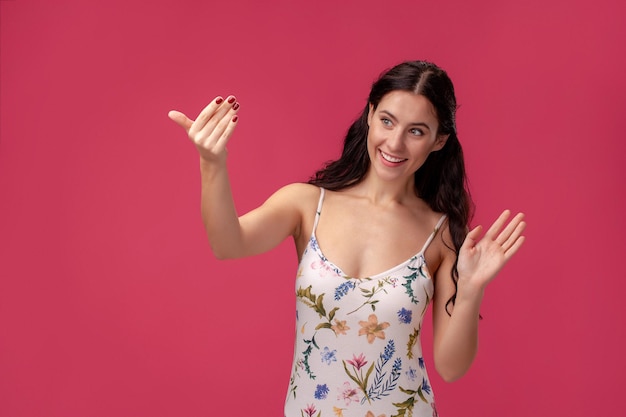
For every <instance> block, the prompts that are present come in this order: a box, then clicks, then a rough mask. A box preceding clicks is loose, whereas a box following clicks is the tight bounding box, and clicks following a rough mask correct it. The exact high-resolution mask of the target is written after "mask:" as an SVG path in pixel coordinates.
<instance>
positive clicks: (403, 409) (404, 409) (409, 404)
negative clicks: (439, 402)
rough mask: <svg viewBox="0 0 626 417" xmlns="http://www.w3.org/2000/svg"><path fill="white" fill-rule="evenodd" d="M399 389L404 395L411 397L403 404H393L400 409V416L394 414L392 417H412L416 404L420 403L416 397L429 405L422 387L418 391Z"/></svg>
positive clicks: (398, 410)
mask: <svg viewBox="0 0 626 417" xmlns="http://www.w3.org/2000/svg"><path fill="white" fill-rule="evenodd" d="M398 388H400V391H402V392H403V393H405V394H407V395H409V397H408V398H407V399H406V400H405V401H403V402H401V403H393V405H394V407H397V408H398V409H397V412H398V414H393V415H391V416H390V417H403V416H412V415H413V407H415V402H416V401H419V400H418V399H417V398H416V396H418V397H419V398H420V399H421V400H422V401H424V402H425V403H426V404H428V400H426V397H424V394H422V387H419V388H418V389H417V390H410V389H404V388H402V387H398Z"/></svg>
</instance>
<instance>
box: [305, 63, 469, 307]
mask: <svg viewBox="0 0 626 417" xmlns="http://www.w3.org/2000/svg"><path fill="white" fill-rule="evenodd" d="M398 90H400V91H408V92H411V93H413V94H419V95H422V96H424V97H426V98H427V99H428V100H430V102H431V103H432V105H433V107H434V108H435V111H436V114H437V119H438V121H439V129H438V131H437V134H438V135H449V136H448V139H447V141H446V143H445V145H444V147H443V148H442V149H440V150H439V151H436V152H431V153H430V155H429V156H428V158H427V159H426V161H425V162H424V164H423V165H422V166H421V167H420V168H419V169H418V170H417V171H416V172H415V191H416V193H417V195H418V197H419V198H421V199H422V200H424V201H425V202H426V203H427V204H428V205H429V206H430V208H431V209H433V210H434V211H436V212H440V213H445V214H446V215H447V216H448V227H449V229H450V235H451V237H452V246H453V247H450V246H448V247H449V248H450V249H451V250H453V251H454V252H455V254H456V259H455V261H454V267H453V268H452V274H451V278H452V281H453V282H454V286H455V292H454V294H453V296H452V297H451V298H450V299H449V300H448V301H447V303H446V311H448V314H450V311H449V308H448V307H449V306H450V305H454V303H455V300H456V294H457V293H456V288H457V282H458V278H459V272H458V269H457V262H458V255H459V250H460V248H461V245H462V244H463V240H465V236H466V235H467V227H468V224H469V221H470V219H471V216H472V212H473V203H472V199H471V197H470V194H469V191H468V186H467V178H466V175H465V163H464V160H463V150H462V149H461V144H460V143H459V139H458V137H457V133H456V121H455V115H456V110H457V104H456V97H455V94H454V86H453V84H452V81H451V80H450V77H448V74H446V72H445V71H444V70H442V69H441V68H439V67H438V66H437V65H435V64H433V63H431V62H426V61H409V62H404V63H402V64H399V65H396V66H395V67H393V68H391V69H390V70H388V71H385V72H384V73H383V74H381V76H380V77H379V78H378V80H376V81H375V82H374V84H373V85H372V89H371V91H370V94H369V98H368V102H367V104H366V106H365V109H364V110H363V112H362V113H361V115H360V116H359V117H358V118H357V119H356V121H355V122H354V123H352V125H351V126H350V128H349V129H348V133H347V134H346V137H345V140H344V145H343V151H342V153H341V157H340V158H339V159H337V160H336V161H331V162H328V163H327V164H326V165H325V166H324V167H323V168H322V169H320V170H319V171H317V172H316V173H315V175H314V176H313V177H312V178H311V179H310V180H309V183H310V184H313V185H317V186H320V187H324V188H326V189H328V190H333V191H336V190H341V189H344V188H347V187H350V186H353V185H355V184H358V183H359V182H361V181H362V180H363V178H365V174H366V173H367V170H368V168H369V166H370V159H369V155H368V153H367V133H368V129H369V126H368V124H367V116H368V113H369V105H370V104H371V105H372V106H373V108H374V109H376V108H377V107H378V104H379V103H380V101H381V100H382V98H383V97H384V96H385V95H386V94H388V93H390V92H392V91H398Z"/></svg>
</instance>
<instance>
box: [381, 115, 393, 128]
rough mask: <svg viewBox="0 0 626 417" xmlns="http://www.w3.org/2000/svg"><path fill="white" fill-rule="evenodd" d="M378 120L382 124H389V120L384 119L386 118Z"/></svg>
mask: <svg viewBox="0 0 626 417" xmlns="http://www.w3.org/2000/svg"><path fill="white" fill-rule="evenodd" d="M380 121H381V122H382V124H384V125H385V126H391V120H389V119H386V118H384V117H383V118H382V119H380Z"/></svg>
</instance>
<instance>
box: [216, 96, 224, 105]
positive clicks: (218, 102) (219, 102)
mask: <svg viewBox="0 0 626 417" xmlns="http://www.w3.org/2000/svg"><path fill="white" fill-rule="evenodd" d="M222 101H224V99H223V98H221V97H218V98H217V99H216V100H215V104H222Z"/></svg>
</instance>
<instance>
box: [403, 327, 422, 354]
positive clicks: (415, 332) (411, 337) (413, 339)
mask: <svg viewBox="0 0 626 417" xmlns="http://www.w3.org/2000/svg"><path fill="white" fill-rule="evenodd" d="M419 335H420V331H419V329H413V333H412V334H410V335H409V341H408V343H407V344H406V349H407V351H406V357H407V358H409V359H413V346H415V343H417V338H418V336H419Z"/></svg>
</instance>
